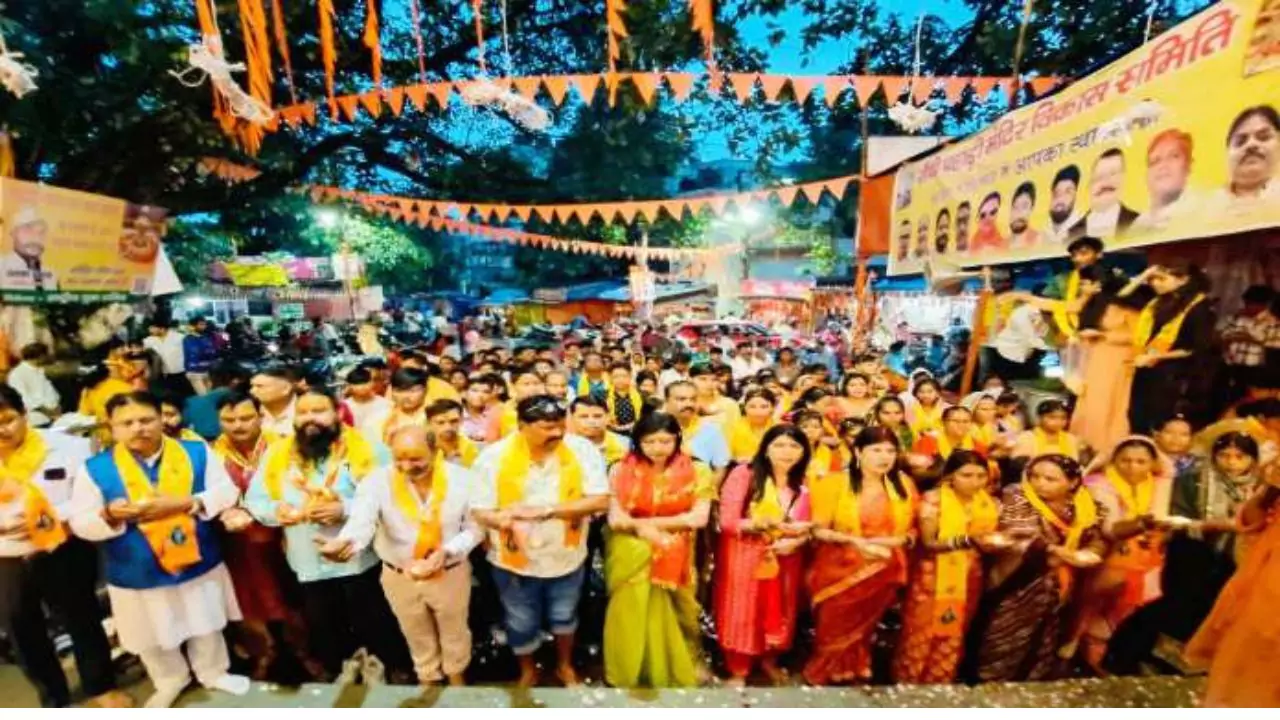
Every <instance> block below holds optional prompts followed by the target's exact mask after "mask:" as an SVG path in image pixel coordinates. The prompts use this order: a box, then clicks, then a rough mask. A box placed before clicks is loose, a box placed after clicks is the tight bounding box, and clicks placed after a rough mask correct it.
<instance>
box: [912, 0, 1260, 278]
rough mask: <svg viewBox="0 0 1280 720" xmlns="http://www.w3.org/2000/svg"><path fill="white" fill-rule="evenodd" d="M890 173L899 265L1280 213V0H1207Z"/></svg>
mask: <svg viewBox="0 0 1280 720" xmlns="http://www.w3.org/2000/svg"><path fill="white" fill-rule="evenodd" d="M1192 87H1194V88H1197V91H1196V92H1195V93H1188V92H1186V89H1187V88H1192ZM896 183H897V188H896V191H895V198H896V202H895V203H894V218H893V224H892V227H894V228H897V231H896V236H895V243H896V245H895V251H894V252H893V253H892V254H891V258H890V267H889V272H890V274H903V273H912V272H920V271H921V270H922V269H923V265H924V261H926V260H927V259H928V256H930V255H931V256H935V257H944V258H946V259H948V260H949V261H951V262H952V263H955V264H957V265H962V266H964V265H968V266H976V265H992V264H999V263H1007V262H1019V261H1025V260H1034V259H1039V258H1048V257H1060V256H1062V255H1064V254H1065V251H1066V246H1067V245H1068V244H1069V243H1070V242H1071V241H1072V240H1074V239H1077V238H1080V237H1084V236H1086V235H1088V236H1093V237H1098V238H1101V239H1102V240H1103V241H1104V242H1105V243H1106V246H1107V249H1108V250H1116V249H1121V248H1126V247H1139V246H1143V245H1150V244H1155V243H1164V242H1171V241H1177V240H1190V239H1196V238H1203V237H1211V236H1219V235H1230V234H1235V233H1241V232H1247V231H1251V230H1261V229H1265V228H1270V227H1280V0H1226V1H1225V2H1222V3H1217V4H1215V5H1212V6H1210V7H1209V8H1207V9H1205V10H1204V11H1202V12H1200V13H1199V14H1197V15H1195V16H1193V17H1191V18H1188V19H1187V20H1186V21H1184V22H1183V23H1181V24H1179V25H1178V26H1176V27H1174V28H1172V29H1170V30H1169V31H1168V32H1166V33H1164V34H1162V35H1160V36H1159V37H1156V38H1153V39H1152V40H1151V41H1150V42H1149V43H1147V44H1146V45H1144V46H1143V47H1141V48H1139V49H1138V50H1136V51H1134V52H1132V53H1130V54H1129V55H1127V56H1125V57H1124V58H1122V59H1121V60H1119V61H1117V62H1115V63H1113V64H1112V65H1110V66H1108V67H1107V68H1105V69H1103V70H1101V71H1099V72H1097V73H1095V74H1094V75H1092V76H1090V77H1087V78H1083V79H1081V80H1078V81H1077V82H1076V83H1075V84H1074V85H1072V86H1070V87H1068V88H1066V89H1065V90H1063V91H1061V92H1059V93H1058V94H1056V95H1052V96H1050V97H1047V98H1045V99H1043V100H1041V101H1039V102H1037V103H1034V104H1031V105H1029V106H1027V107H1024V108H1021V109H1019V110H1017V111H1015V112H1012V113H1010V114H1008V115H1006V116H1005V117H1003V118H1001V119H1000V120H999V121H997V122H996V123H994V124H993V125H991V126H990V127H988V128H985V129H984V130H982V131H981V132H978V133H976V134H974V135H973V136H971V137H969V138H968V139H965V140H962V141H959V142H956V143H954V144H952V145H950V146H948V147H947V148H946V149H944V150H941V151H939V152H936V153H934V154H933V155H930V156H928V157H926V158H924V159H922V160H920V161H917V162H914V163H909V164H907V165H904V166H903V167H902V168H900V169H899V171H898V175H897V179H896ZM953 219H954V225H952V220H953ZM923 223H928V224H930V225H931V226H932V235H933V238H932V242H930V243H928V247H927V251H926V253H925V254H923V255H922V254H921V253H920V251H919V250H920V244H919V239H918V229H919V227H920V225H921V224H923ZM908 227H909V228H910V229H909V230H908V229H907V228H908ZM948 230H949V232H948ZM911 232H916V233H917V237H916V238H914V239H908V241H907V242H906V243H905V247H906V248H908V249H907V250H906V251H904V250H903V248H904V243H903V236H904V233H906V234H907V235H909V234H910V233H911Z"/></svg>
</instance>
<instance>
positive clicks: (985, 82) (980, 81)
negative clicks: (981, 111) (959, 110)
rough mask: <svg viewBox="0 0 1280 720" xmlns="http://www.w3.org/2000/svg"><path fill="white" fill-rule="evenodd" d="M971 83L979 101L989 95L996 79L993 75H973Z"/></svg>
mask: <svg viewBox="0 0 1280 720" xmlns="http://www.w3.org/2000/svg"><path fill="white" fill-rule="evenodd" d="M972 85H973V93H974V94H975V95H977V96H978V101H979V102H981V101H983V100H986V99H987V98H988V97H989V96H990V95H991V88H993V87H995V86H996V79H995V78H993V77H975V78H973V82H972Z"/></svg>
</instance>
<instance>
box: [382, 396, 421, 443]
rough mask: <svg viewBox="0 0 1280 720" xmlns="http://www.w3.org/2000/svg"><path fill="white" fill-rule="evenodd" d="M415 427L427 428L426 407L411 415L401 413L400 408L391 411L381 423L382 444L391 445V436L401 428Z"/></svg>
mask: <svg viewBox="0 0 1280 720" xmlns="http://www.w3.org/2000/svg"><path fill="white" fill-rule="evenodd" d="M410 425H417V426H419V427H426V426H427V407H426V405H423V406H422V407H420V408H418V410H417V411H415V412H413V413H408V414H406V413H403V412H401V411H400V408H398V407H395V408H392V409H391V414H389V415H387V419H386V420H384V421H383V422H382V444H383V445H390V444H391V435H392V434H393V433H395V431H397V430H399V429H400V428H402V427H408V426H410Z"/></svg>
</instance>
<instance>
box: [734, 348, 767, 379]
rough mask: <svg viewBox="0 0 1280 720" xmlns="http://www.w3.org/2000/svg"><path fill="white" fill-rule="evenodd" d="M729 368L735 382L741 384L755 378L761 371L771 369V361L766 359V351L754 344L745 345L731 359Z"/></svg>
mask: <svg viewBox="0 0 1280 720" xmlns="http://www.w3.org/2000/svg"><path fill="white" fill-rule="evenodd" d="M729 367H730V368H731V369H732V370H733V381H734V382H741V381H743V380H746V379H747V378H750V377H755V376H756V374H757V373H759V372H760V371H761V370H764V369H765V368H767V367H769V361H768V360H766V359H765V357H764V351H762V350H761V349H760V348H758V347H756V346H755V345H754V344H750V343H743V344H742V345H740V346H739V347H738V351H737V353H736V355H735V356H734V357H732V358H730V360H729Z"/></svg>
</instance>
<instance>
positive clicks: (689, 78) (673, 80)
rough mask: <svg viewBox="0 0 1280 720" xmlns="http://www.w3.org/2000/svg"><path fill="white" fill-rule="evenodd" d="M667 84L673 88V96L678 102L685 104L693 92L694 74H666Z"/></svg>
mask: <svg viewBox="0 0 1280 720" xmlns="http://www.w3.org/2000/svg"><path fill="white" fill-rule="evenodd" d="M664 77H666V78H667V84H668V85H670V86H671V95H672V97H674V98H675V99H676V100H677V101H678V102H684V100H685V98H688V97H689V93H690V92H692V91H693V74H692V73H666V74H665V75H664Z"/></svg>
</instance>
